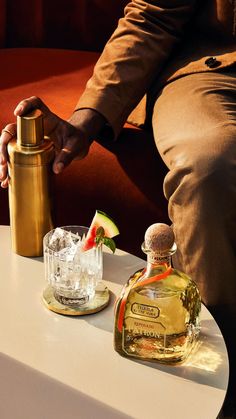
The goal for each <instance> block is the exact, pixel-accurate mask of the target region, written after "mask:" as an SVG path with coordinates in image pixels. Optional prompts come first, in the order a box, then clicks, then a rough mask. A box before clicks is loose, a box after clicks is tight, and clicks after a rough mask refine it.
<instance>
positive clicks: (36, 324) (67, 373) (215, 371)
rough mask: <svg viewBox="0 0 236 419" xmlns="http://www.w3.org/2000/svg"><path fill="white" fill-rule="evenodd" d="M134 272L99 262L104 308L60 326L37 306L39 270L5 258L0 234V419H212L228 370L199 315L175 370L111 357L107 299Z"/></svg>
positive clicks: (5, 233)
mask: <svg viewBox="0 0 236 419" xmlns="http://www.w3.org/2000/svg"><path fill="white" fill-rule="evenodd" d="M143 266H144V262H143V261H142V260H141V259H138V258H136V257H134V256H132V255H130V254H127V253H125V252H122V251H120V250H117V252H116V254H115V255H112V254H110V253H106V254H105V257H104V280H105V283H106V285H107V286H108V287H109V289H110V290H111V293H112V298H111V303H110V305H109V306H108V307H107V308H106V309H105V310H103V311H101V312H100V313H97V314H93V315H87V316H84V317H76V318H75V317H66V316H62V315H59V314H56V313H53V312H51V311H49V310H48V309H47V308H46V307H45V306H44V305H43V303H42V300H41V296H42V291H43V289H44V287H45V285H46V284H45V280H44V266H43V263H42V260H41V259H30V258H25V257H21V256H17V255H15V254H13V253H12V252H11V245H10V229H9V227H6V226H1V227H0V275H1V277H0V310H1V312H0V418H1V419H80V418H82V419H88V418H89V419H90V418H94V419H95V418H96V419H99V418H101V419H115V418H142V419H152V418H153V419H154V418H155V419H172V418H175V419H178V418H179V419H190V418H191V419H194V418H196V419H216V416H217V414H218V413H219V411H220V409H221V406H222V404H223V401H224V397H225V394H226V388H227V383H228V373H229V365H228V357H227V352H226V348H225V344H224V341H223V338H222V335H221V332H220V330H219V328H218V326H217V325H216V323H215V321H214V319H213V318H212V316H211V315H210V313H209V312H208V311H207V310H206V308H204V307H203V310H202V332H201V339H200V342H199V348H198V351H197V352H196V353H195V354H193V355H192V356H191V358H190V359H189V360H188V361H187V362H186V363H185V364H182V365H181V366H171V367H170V366H163V365H160V364H156V363H147V362H138V361H134V360H130V359H126V358H123V357H121V356H120V355H118V354H117V353H116V352H115V351H114V349H113V318H114V316H113V310H114V308H113V307H114V300H115V296H116V295H118V293H119V291H120V289H121V284H123V283H125V281H126V280H127V278H128V277H129V275H130V274H131V273H133V272H134V271H135V270H137V269H139V268H141V267H143Z"/></svg>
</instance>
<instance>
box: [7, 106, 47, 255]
mask: <svg viewBox="0 0 236 419" xmlns="http://www.w3.org/2000/svg"><path fill="white" fill-rule="evenodd" d="M21 119H24V121H23V122H22V120H21ZM28 125H29V127H28ZM41 125H42V114H41V112H40V111H38V110H37V111H35V112H32V113H31V114H30V115H29V118H28V119H27V117H24V118H23V117H22V118H21V117H18V118H17V132H19V135H18V139H17V141H16V140H12V141H10V142H9V144H8V153H9V175H10V182H9V207H10V225H11V238H12V249H13V251H14V252H15V253H17V254H19V255H22V256H31V257H33V256H42V254H43V236H44V235H45V234H46V233H47V232H48V231H49V230H51V229H52V228H53V223H52V218H51V209H52V208H51V205H52V204H51V199H50V178H51V162H52V160H53V158H54V145H53V143H52V141H50V140H46V139H44V137H43V129H42V126H41ZM23 134H24V135H25V136H26V137H23ZM30 134H31V135H32V138H30ZM22 144H24V145H22ZM25 144H30V145H28V146H26V145H25Z"/></svg>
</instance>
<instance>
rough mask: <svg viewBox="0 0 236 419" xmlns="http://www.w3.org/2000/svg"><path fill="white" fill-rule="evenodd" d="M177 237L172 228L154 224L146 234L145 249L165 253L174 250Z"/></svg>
mask: <svg viewBox="0 0 236 419" xmlns="http://www.w3.org/2000/svg"><path fill="white" fill-rule="evenodd" d="M174 243H175V236H174V232H173V229H172V227H170V226H169V225H167V224H163V223H155V224H152V225H151V226H150V227H148V229H147V230H146V232H145V236H144V247H145V249H146V250H148V251H151V252H155V253H158V252H160V253H163V252H165V251H168V250H170V249H172V248H173V246H174Z"/></svg>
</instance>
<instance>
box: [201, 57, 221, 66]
mask: <svg viewBox="0 0 236 419" xmlns="http://www.w3.org/2000/svg"><path fill="white" fill-rule="evenodd" d="M205 64H206V65H207V67H209V68H215V67H219V65H220V64H221V61H218V60H217V58H216V57H209V58H207V59H206V61H205Z"/></svg>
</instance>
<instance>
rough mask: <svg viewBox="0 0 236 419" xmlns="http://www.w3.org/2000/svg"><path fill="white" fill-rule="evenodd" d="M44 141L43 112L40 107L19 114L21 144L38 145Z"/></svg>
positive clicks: (18, 128) (19, 141) (18, 132)
mask: <svg viewBox="0 0 236 419" xmlns="http://www.w3.org/2000/svg"><path fill="white" fill-rule="evenodd" d="M42 141H43V114H42V112H41V111H40V110H39V109H36V110H34V111H33V112H30V113H28V114H27V115H25V116H17V142H18V144H19V145H24V146H36V145H39V144H40V143H41V142H42Z"/></svg>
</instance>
